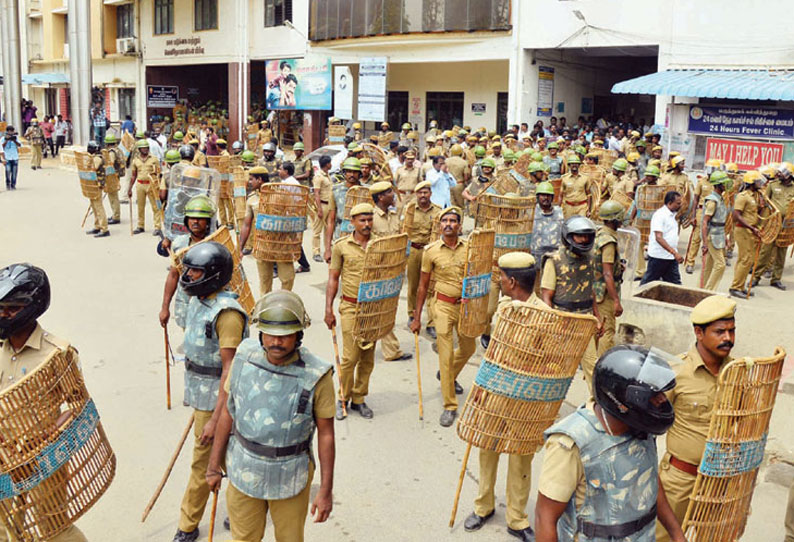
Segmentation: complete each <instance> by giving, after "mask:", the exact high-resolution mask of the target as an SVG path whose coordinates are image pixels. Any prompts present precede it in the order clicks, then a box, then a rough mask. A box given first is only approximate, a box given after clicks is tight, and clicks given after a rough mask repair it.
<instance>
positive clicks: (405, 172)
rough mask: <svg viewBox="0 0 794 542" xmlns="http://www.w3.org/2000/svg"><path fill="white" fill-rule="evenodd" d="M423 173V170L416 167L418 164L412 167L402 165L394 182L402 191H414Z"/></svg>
mask: <svg viewBox="0 0 794 542" xmlns="http://www.w3.org/2000/svg"><path fill="white" fill-rule="evenodd" d="M421 175H422V172H421V170H420V169H419V168H418V167H416V164H414V167H412V168H411V169H408V168H407V167H405V166H400V168H399V169H398V170H397V174H396V175H395V176H394V184H395V185H396V186H397V190H399V191H400V192H413V191H414V188H415V187H416V185H417V184H419V181H420V179H421Z"/></svg>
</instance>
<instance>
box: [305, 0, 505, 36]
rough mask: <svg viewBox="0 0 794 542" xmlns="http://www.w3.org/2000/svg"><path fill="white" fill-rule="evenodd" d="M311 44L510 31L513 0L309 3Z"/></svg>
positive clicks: (317, 0)
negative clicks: (392, 35) (485, 31)
mask: <svg viewBox="0 0 794 542" xmlns="http://www.w3.org/2000/svg"><path fill="white" fill-rule="evenodd" d="M310 21H311V22H310V25H309V39H310V40H312V41H324V40H336V39H345V38H360V37H368V36H384V35H390V34H413V33H430V32H474V31H478V30H510V28H511V27H510V0H310Z"/></svg>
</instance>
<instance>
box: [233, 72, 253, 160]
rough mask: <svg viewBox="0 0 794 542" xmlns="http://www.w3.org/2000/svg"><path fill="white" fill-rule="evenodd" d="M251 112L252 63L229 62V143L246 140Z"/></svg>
mask: <svg viewBox="0 0 794 542" xmlns="http://www.w3.org/2000/svg"><path fill="white" fill-rule="evenodd" d="M250 112H251V63H250V62H230V63H229V140H230V141H229V145H230V146H231V143H232V141H237V140H239V141H244V139H245V138H244V136H245V134H244V132H245V125H246V124H247V122H248V115H249V114H250Z"/></svg>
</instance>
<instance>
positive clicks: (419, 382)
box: [414, 333, 425, 420]
mask: <svg viewBox="0 0 794 542" xmlns="http://www.w3.org/2000/svg"><path fill="white" fill-rule="evenodd" d="M414 346H415V350H416V386H417V388H419V419H420V420H423V419H424V414H425V409H424V406H423V404H422V368H421V364H420V363H419V333H414Z"/></svg>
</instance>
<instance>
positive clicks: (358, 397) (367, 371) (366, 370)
mask: <svg viewBox="0 0 794 542" xmlns="http://www.w3.org/2000/svg"><path fill="white" fill-rule="evenodd" d="M348 160H350V158H348ZM373 214H374V209H373V207H372V205H370V204H369V203H359V204H358V205H356V206H354V207H353V208H352V209H351V210H350V220H351V222H352V224H353V228H354V229H353V233H351V234H350V235H347V236H345V237H342V238H340V239H337V241H336V242H335V243H334V246H333V251H332V255H331V261H330V266H329V268H328V285H327V286H326V290H325V324H326V325H327V326H328V329H331V330H334V329H335V327H336V316H334V299H335V298H336V294H337V292H338V291H339V282H340V281H341V282H342V296H341V297H342V299H341V301H340V302H339V317H340V319H341V321H342V322H341V323H342V365H341V375H340V380H341V382H342V389H341V390H340V392H339V395H340V396H341V400H339V401H337V404H336V419H337V420H342V419H344V417H345V412H344V411H345V409H343V408H342V404H343V401H344V402H345V403H347V402H348V401H350V403H351V404H350V405H349V408H350V409H351V410H355V411H357V412H358V413H359V414H361V416H362V417H363V418H368V419H369V418H372V417H373V416H374V413H373V412H372V409H371V408H370V407H369V406H367V403H366V402H365V400H366V397H367V395H368V394H369V378H370V375H372V370H373V369H374V368H375V344H374V343H364V342H362V341H359V340H356V339H355V338H354V337H353V326H354V324H355V315H356V304H357V303H358V287H359V284H360V283H361V273H362V272H363V268H364V254H365V251H366V249H367V244H368V243H369V241H370V239H371V237H372V220H373Z"/></svg>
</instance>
